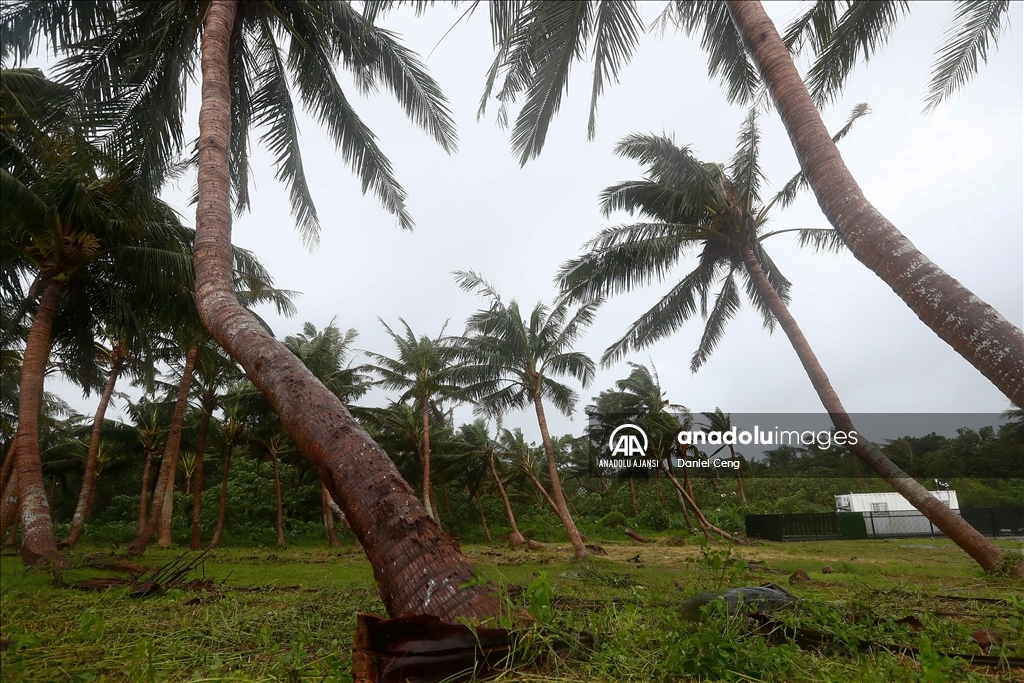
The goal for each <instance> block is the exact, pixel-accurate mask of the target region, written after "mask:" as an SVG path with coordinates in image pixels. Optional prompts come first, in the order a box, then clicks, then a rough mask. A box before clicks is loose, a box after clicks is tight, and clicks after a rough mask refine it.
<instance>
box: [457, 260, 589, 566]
mask: <svg viewBox="0 0 1024 683" xmlns="http://www.w3.org/2000/svg"><path fill="white" fill-rule="evenodd" d="M456 281H457V282H458V283H459V286H460V287H462V288H463V289H464V290H466V291H474V290H476V291H478V292H479V293H480V294H482V295H483V296H486V297H487V298H488V299H490V306H489V307H488V308H487V309H486V310H480V311H477V312H476V313H474V314H473V315H471V316H470V317H469V320H467V321H466V337H465V339H464V340H463V341H462V343H461V344H460V347H459V348H460V357H461V358H462V359H464V360H465V361H466V362H467V363H468V365H467V367H465V368H460V373H461V374H462V375H463V376H464V377H465V380H466V381H465V384H464V385H465V386H467V387H468V389H467V391H468V392H469V393H470V395H472V396H473V397H474V398H476V399H477V400H479V401H480V405H481V406H482V408H483V410H485V411H486V412H489V413H490V414H492V415H501V414H503V413H505V412H507V411H509V410H512V409H517V408H525V407H526V406H528V405H530V404H532V405H533V408H534V410H535V411H536V413H537V424H538V425H539V426H540V433H541V439H542V441H543V443H544V453H545V455H546V456H547V461H548V474H549V476H550V477H551V497H552V499H553V501H554V504H555V508H556V512H557V514H558V516H559V519H561V521H562V525H563V526H564V527H565V531H566V533H567V534H568V535H569V540H570V542H571V543H572V545H573V548H575V549H576V559H580V560H582V559H585V558H586V557H588V556H589V554H590V553H589V552H588V551H587V549H586V547H585V546H584V544H583V539H582V538H581V537H580V533H579V531H578V530H577V529H576V524H575V523H574V522H573V520H572V516H571V515H570V514H569V509H568V507H567V506H566V500H565V495H564V494H563V492H562V485H561V482H560V480H559V477H558V463H557V462H556V461H555V453H554V448H553V446H552V443H551V434H550V433H549V432H548V423H547V418H546V417H545V415H544V399H547V400H548V401H550V402H551V403H552V404H554V406H555V408H557V409H558V410H559V411H561V412H562V413H563V414H565V415H571V414H572V410H573V408H574V407H575V405H576V401H577V396H576V392H575V391H573V390H572V389H570V388H569V387H568V386H566V385H565V384H562V383H560V382H557V381H555V380H554V379H553V377H557V376H560V375H561V376H564V375H568V376H570V377H575V378H576V379H578V380H579V381H580V383H581V384H582V385H583V386H584V387H587V386H588V385H589V384H590V382H591V381H592V380H593V378H594V371H595V367H594V361H592V360H591V359H590V358H589V357H588V356H587V355H586V354H585V353H582V352H580V351H572V350H571V349H572V345H573V343H574V342H575V341H576V339H577V338H578V337H579V335H580V333H581V332H582V331H583V329H584V328H586V327H587V326H588V325H589V324H590V323H591V321H592V320H593V314H594V310H595V309H596V307H597V304H596V303H593V302H591V303H587V304H584V305H583V306H581V307H580V308H579V309H578V310H577V311H576V312H575V313H574V314H572V315H570V309H569V306H568V305H567V304H565V303H561V304H558V305H556V306H554V307H553V308H548V307H547V306H545V305H544V304H541V303H538V304H537V305H536V306H534V308H533V310H532V311H531V312H530V314H529V317H528V321H527V320H524V319H523V316H522V314H521V313H520V311H519V304H518V303H516V302H515V301H511V302H510V303H509V304H507V305H506V304H505V303H504V302H503V301H502V300H501V297H500V296H499V295H498V293H497V292H496V291H495V290H494V288H493V287H492V286H491V285H489V284H487V283H486V282H485V281H484V280H483V279H481V278H480V276H478V275H477V274H476V273H473V272H459V273H456Z"/></svg>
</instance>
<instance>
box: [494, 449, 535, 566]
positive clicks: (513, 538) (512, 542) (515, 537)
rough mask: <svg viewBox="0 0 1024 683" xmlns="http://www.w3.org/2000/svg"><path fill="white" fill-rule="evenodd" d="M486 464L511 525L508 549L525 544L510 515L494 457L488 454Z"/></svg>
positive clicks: (509, 505)
mask: <svg viewBox="0 0 1024 683" xmlns="http://www.w3.org/2000/svg"><path fill="white" fill-rule="evenodd" d="M487 464H489V465H490V466H491V476H493V477H494V483H496V484H497V485H498V493H500V494H501V501H502V502H503V503H504V504H505V514H507V515H508V523H509V524H511V525H512V533H511V534H509V537H508V544H509V546H510V547H512V548H515V547H516V546H520V545H522V544H524V543H526V539H525V538H523V535H522V534H521V533H519V527H518V526H516V516H515V515H514V514H512V504H511V503H509V501H508V494H506V493H505V486H504V484H502V483H501V477H499V476H498V469H497V468H496V467H495V466H494V456H492V455H490V454H488V457H487Z"/></svg>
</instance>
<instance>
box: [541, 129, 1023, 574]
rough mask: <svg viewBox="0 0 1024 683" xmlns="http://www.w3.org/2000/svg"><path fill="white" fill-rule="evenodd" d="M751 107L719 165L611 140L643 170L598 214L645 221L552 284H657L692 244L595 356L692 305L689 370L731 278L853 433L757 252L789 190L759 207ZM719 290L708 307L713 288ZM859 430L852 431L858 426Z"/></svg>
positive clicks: (660, 329) (611, 191)
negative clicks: (684, 266) (685, 265)
mask: <svg viewBox="0 0 1024 683" xmlns="http://www.w3.org/2000/svg"><path fill="white" fill-rule="evenodd" d="M758 141H759V134H758V129H757V116H756V109H753V110H751V112H750V114H749V115H748V117H747V119H746V122H745V123H744V125H743V127H742V129H741V132H740V136H739V144H738V148H737V151H736V154H735V155H734V157H733V159H732V161H731V163H730V164H729V165H728V166H725V165H721V164H714V163H702V162H700V161H699V160H697V159H696V158H694V157H693V155H692V154H691V153H690V151H689V150H688V149H686V148H679V147H677V146H676V145H675V144H674V143H673V142H672V141H671V140H670V139H668V138H666V137H664V136H655V135H646V136H645V135H633V136H630V137H628V138H626V139H625V140H623V141H622V142H621V143H619V145H618V146H617V148H616V152H617V153H618V154H620V155H622V156H625V157H628V158H631V159H635V160H636V161H638V162H640V163H642V164H644V165H645V166H647V168H648V170H647V174H646V177H645V178H644V179H643V180H638V181H628V182H623V183H620V184H618V185H615V186H612V187H610V188H608V189H606V190H605V191H604V192H603V194H602V208H603V210H604V212H605V214H610V213H611V212H613V211H615V210H619V209H622V210H625V211H628V212H630V213H639V214H640V215H641V216H643V217H645V218H648V219H650V220H649V222H645V223H639V224H635V225H628V226H622V227H616V228H609V229H607V230H604V231H602V232H601V233H600V234H599V235H598V237H597V238H595V239H594V240H592V241H591V242H590V243H589V246H590V248H591V251H590V252H589V253H587V254H585V255H583V256H581V257H579V258H577V259H574V260H572V261H570V262H568V263H566V264H565V265H564V266H563V267H562V270H561V272H560V275H559V282H560V284H561V286H562V289H563V293H564V294H563V296H564V297H565V299H566V300H567V301H573V300H589V299H592V298H594V297H604V296H608V295H610V294H615V293H618V292H623V291H629V290H631V289H633V288H634V287H637V286H642V285H646V284H648V283H650V282H652V281H655V280H657V281H660V280H662V279H663V278H664V276H665V275H666V273H667V271H668V270H669V269H670V268H671V267H672V266H674V265H675V264H677V263H678V262H679V261H680V260H681V259H682V258H683V257H684V256H685V255H687V254H688V253H689V252H691V251H694V250H697V251H698V253H697V262H696V265H695V267H694V269H693V270H692V271H691V272H690V273H688V274H687V275H686V276H685V277H683V279H682V280H680V281H679V283H678V284H676V285H675V286H673V287H672V289H671V290H670V291H669V293H668V294H666V295H665V296H664V297H662V299H661V300H660V301H659V302H658V303H656V304H655V305H654V306H653V307H652V308H651V309H650V310H648V311H647V312H646V313H644V314H643V315H642V316H641V317H640V318H639V319H638V320H636V321H635V322H634V323H633V324H632V325H631V326H630V328H629V330H628V331H627V332H626V334H625V335H623V337H622V338H620V339H619V340H618V341H616V342H615V343H613V344H612V345H611V346H610V347H609V348H608V349H607V350H606V351H605V353H604V356H603V357H602V360H603V362H605V363H610V362H613V361H615V360H617V359H618V358H620V357H621V356H622V355H623V354H624V353H625V352H627V351H629V350H639V349H642V348H645V347H647V346H649V345H650V344H652V343H654V342H655V341H657V340H659V339H663V338H665V337H667V336H669V335H670V334H672V333H673V332H675V331H676V330H677V329H679V328H680V327H681V326H682V325H683V323H685V322H686V321H687V320H689V319H690V318H692V317H694V316H695V315H696V314H697V312H698V311H700V312H701V314H702V315H703V316H704V317H705V318H706V323H705V326H704V334H703V336H702V337H701V340H700V343H699V345H698V347H697V350H696V351H695V352H694V354H693V357H692V358H691V362H690V367H691V369H692V370H693V371H695V372H696V371H697V370H698V369H699V368H700V367H701V365H703V364H704V362H705V361H706V360H707V358H708V356H709V355H710V354H711V352H712V351H713V350H714V348H715V346H716V345H717V344H718V341H719V340H720V339H721V337H722V334H723V332H724V329H725V325H726V323H727V322H728V321H729V320H730V319H731V318H733V317H734V316H735V315H736V314H737V313H738V312H739V310H740V303H741V300H740V287H739V285H738V283H737V279H741V280H742V281H743V284H744V289H745V291H746V294H747V298H748V299H749V300H750V301H751V303H752V304H753V305H754V307H755V308H756V309H757V310H758V311H759V312H760V314H761V316H762V318H763V320H764V324H765V327H766V328H768V329H769V330H771V329H773V328H774V327H775V325H776V324H778V325H779V326H781V327H782V329H783V331H784V332H785V334H786V336H787V337H788V338H789V340H790V343H791V344H792V345H793V348H794V350H795V351H796V352H797V356H798V357H799V358H800V362H801V363H802V364H803V366H804V369H805V370H806V372H807V375H808V377H809V378H810V380H811V384H812V385H813V387H814V389H815V391H816V392H817V393H818V396H819V398H820V399H821V401H822V404H823V405H824V406H825V409H826V410H827V411H828V413H829V415H830V416H831V418H832V422H833V424H834V425H835V427H836V429H838V430H840V431H844V432H847V433H850V432H856V428H855V427H854V425H853V422H852V420H851V419H850V416H849V415H848V414H847V412H846V409H845V408H844V407H843V405H842V403H841V401H840V400H839V397H838V395H836V392H835V391H834V390H833V388H832V385H831V383H830V382H829V379H828V377H827V375H826V374H825V372H824V370H823V369H822V368H821V365H820V364H819V363H818V360H817V358H816V357H815V355H814V352H813V351H812V350H811V347H810V345H809V344H808V342H807V339H806V338H805V337H804V335H803V333H802V332H801V330H800V328H799V327H798V326H797V324H796V321H795V320H794V319H793V317H792V315H790V313H789V309H788V307H787V301H788V298H789V287H790V285H789V282H788V281H787V280H786V279H785V278H784V277H783V276H782V275H781V274H780V273H779V272H778V269H777V268H776V267H775V265H774V264H773V263H772V261H771V259H770V258H769V257H768V254H767V252H765V250H764V247H763V244H762V243H763V241H764V240H765V239H766V238H767V237H770V236H771V235H772V234H777V233H765V232H764V227H765V225H766V223H767V221H768V216H769V213H770V209H771V208H772V207H773V206H774V205H775V204H776V202H777V201H784V200H785V198H786V197H787V196H788V195H787V192H789V191H790V190H791V188H789V187H787V188H786V189H784V190H783V192H782V193H780V194H779V195H776V197H775V198H774V199H773V200H772V201H770V202H767V203H765V204H764V205H762V202H761V184H762V182H763V177H762V174H761V170H760V167H759V165H758ZM798 235H799V237H800V239H801V240H802V241H803V242H805V243H811V244H815V245H817V246H819V247H824V248H840V247H841V245H842V242H841V240H840V237H839V234H838V233H837V232H836V231H834V230H831V229H803V230H799V231H798ZM716 286H717V287H718V288H719V291H718V293H717V295H715V297H714V301H713V303H712V305H711V306H710V308H709V307H708V303H709V299H710V298H711V296H710V295H711V292H712V290H713V288H714V287H716ZM857 433H860V432H857ZM850 450H851V451H852V452H853V453H854V455H855V456H857V457H858V458H860V459H861V460H863V461H864V462H865V463H867V464H868V466H869V467H871V468H872V469H873V470H874V471H875V472H876V473H877V474H878V475H879V476H881V477H882V478H883V479H884V480H885V481H886V482H888V483H889V484H890V485H891V486H892V487H893V488H895V489H896V490H897V491H898V492H899V493H901V494H902V495H903V496H904V497H905V498H906V499H907V500H908V501H910V503H911V504H912V505H914V507H916V508H917V509H918V510H920V511H921V512H922V513H923V514H924V515H925V516H926V517H927V518H928V519H929V520H931V521H932V523H934V524H935V526H936V527H938V528H939V529H941V530H942V531H943V533H945V534H946V535H947V536H948V537H950V538H951V539H953V540H954V542H956V543H957V544H958V545H960V547H962V548H963V549H964V550H965V551H966V552H967V553H968V554H970V555H971V557H973V558H974V559H975V560H976V561H977V562H978V563H979V564H980V565H981V566H982V567H984V568H986V569H992V568H994V567H995V566H996V565H998V563H999V561H1000V559H1001V558H1002V557H1003V555H1004V553H1003V551H1001V550H1000V549H999V548H997V547H996V546H995V545H994V544H993V543H992V542H991V541H990V540H989V539H987V538H985V537H984V536H982V535H981V534H980V533H978V532H977V531H976V530H975V529H974V528H973V527H971V526H970V525H969V524H968V523H967V522H965V521H964V520H963V518H961V517H960V516H959V515H957V514H955V513H954V512H952V511H951V510H950V509H949V508H947V507H946V506H945V505H943V504H942V503H941V502H940V501H939V500H938V499H937V498H935V497H934V496H933V495H931V494H930V493H929V492H928V491H926V490H925V489H924V487H922V486H921V485H920V484H918V483H917V481H915V480H914V479H912V478H911V477H909V476H907V475H906V474H905V473H904V472H903V471H902V470H900V469H899V468H898V467H896V466H895V465H894V464H893V463H892V462H891V461H890V460H889V459H888V458H886V457H885V456H884V455H883V454H882V453H881V452H880V451H879V450H878V448H876V447H875V446H874V445H873V444H871V443H870V442H868V441H866V440H865V439H859V440H858V443H857V444H851V446H850Z"/></svg>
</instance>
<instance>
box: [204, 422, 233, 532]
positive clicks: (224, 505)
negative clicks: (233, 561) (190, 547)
mask: <svg viewBox="0 0 1024 683" xmlns="http://www.w3.org/2000/svg"><path fill="white" fill-rule="evenodd" d="M234 449H235V442H234V440H228V444H227V447H226V448H225V449H224V466H223V467H222V468H221V475H220V506H219V507H218V508H217V528H216V529H215V530H214V532H213V539H211V540H210V548H216V547H217V546H218V545H220V537H221V535H222V534H223V533H224V518H225V517H226V516H227V512H228V469H229V468H230V467H231V451H233V450H234Z"/></svg>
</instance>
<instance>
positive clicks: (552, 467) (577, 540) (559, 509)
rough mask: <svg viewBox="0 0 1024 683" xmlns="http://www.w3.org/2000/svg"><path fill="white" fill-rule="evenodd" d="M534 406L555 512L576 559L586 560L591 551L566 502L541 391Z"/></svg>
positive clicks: (535, 397)
mask: <svg viewBox="0 0 1024 683" xmlns="http://www.w3.org/2000/svg"><path fill="white" fill-rule="evenodd" d="M533 406H534V408H535V409H536V410H537V424H539V425H540V436H541V439H542V440H543V442H544V453H545V454H546V455H547V458H548V476H550V477H551V497H552V498H553V499H554V505H555V512H556V514H558V517H559V519H561V520H562V526H564V527H565V532H566V533H567V534H568V535H569V542H570V543H572V547H573V548H575V549H576V559H577V560H585V559H587V558H588V557H590V551H589V550H587V547H586V545H585V544H584V543H583V538H582V537H581V536H580V532H579V530H577V529H576V523H575V522H573V521H572V516H571V515H570V514H569V507H568V506H567V505H566V503H565V495H564V494H563V493H562V482H561V480H560V479H559V477H558V465H557V463H555V449H554V447H553V446H552V445H551V434H550V433H549V432H548V420H547V418H546V417H544V404H543V403H542V402H541V398H540V392H539V391H537V392H536V393H535V394H534V397H533ZM538 485H539V482H538ZM541 490H543V487H541Z"/></svg>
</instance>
